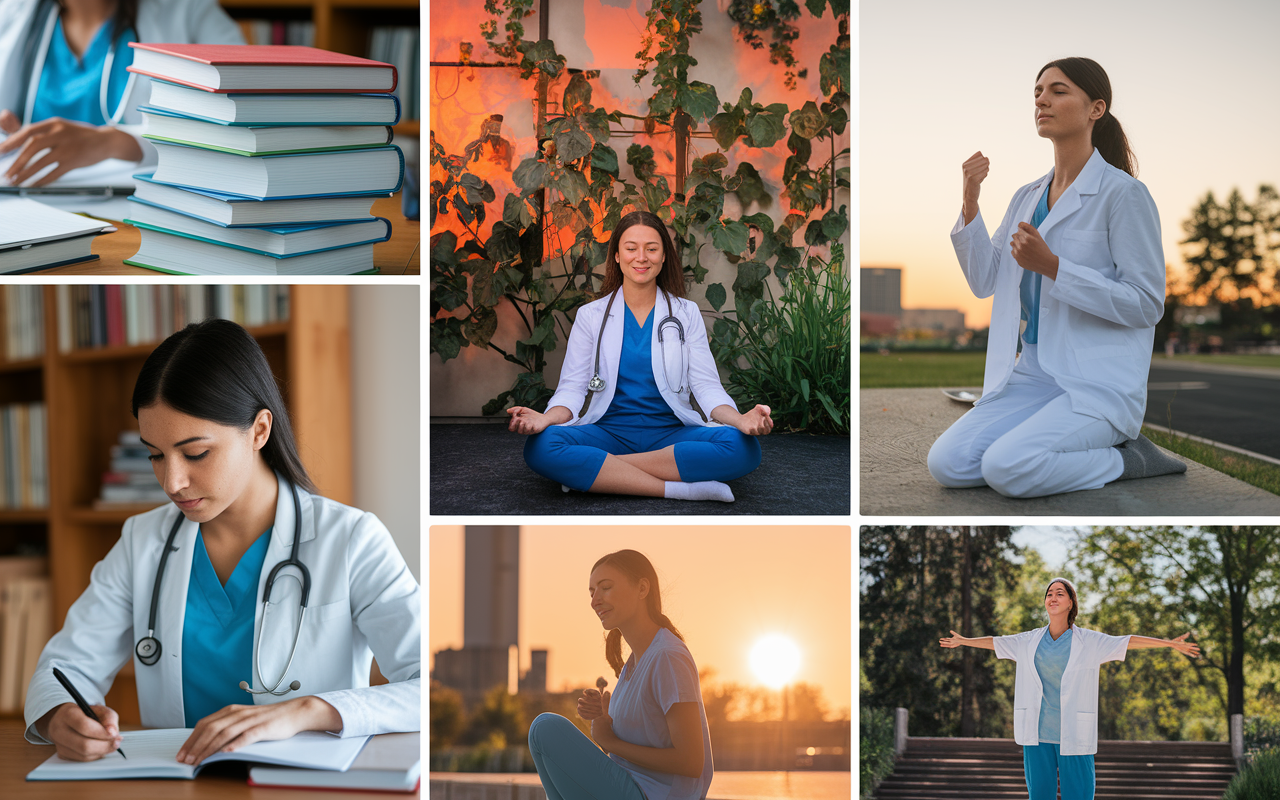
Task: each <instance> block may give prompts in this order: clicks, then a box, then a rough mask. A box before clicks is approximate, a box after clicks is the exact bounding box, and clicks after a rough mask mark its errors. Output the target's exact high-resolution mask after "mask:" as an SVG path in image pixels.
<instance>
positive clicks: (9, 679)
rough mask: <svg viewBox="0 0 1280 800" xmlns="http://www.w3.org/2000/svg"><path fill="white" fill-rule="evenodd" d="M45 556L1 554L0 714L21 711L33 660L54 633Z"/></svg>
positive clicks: (31, 673)
mask: <svg viewBox="0 0 1280 800" xmlns="http://www.w3.org/2000/svg"><path fill="white" fill-rule="evenodd" d="M47 574H48V560H47V559H46V558H44V557H42V556H0V714H20V713H22V706H23V703H24V701H25V699H26V694H27V684H28V683H29V682H30V681H31V676H32V675H34V674H35V667H36V662H37V661H38V660H39V658H40V652H41V651H42V650H43V649H44V646H45V643H46V642H48V641H49V637H50V636H52V635H53V630H52V627H53V602H52V599H51V594H50V585H49V578H48V577H46V576H47Z"/></svg>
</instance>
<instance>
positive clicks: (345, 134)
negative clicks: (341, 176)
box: [138, 106, 392, 156]
mask: <svg viewBox="0 0 1280 800" xmlns="http://www.w3.org/2000/svg"><path fill="white" fill-rule="evenodd" d="M138 110H139V111H141V112H142V119H143V123H144V125H145V126H146V127H145V130H146V133H144V134H143V137H144V138H146V139H151V140H153V141H157V140H158V141H162V142H173V143H174V144H187V145H191V146H192V147H203V148H206V149H209V150H222V151H225V152H228V153H235V154H236V155H241V156H263V155H275V154H279V153H299V152H306V151H316V150H347V149H352V148H356V147H383V146H385V145H388V144H391V138H392V134H391V128H389V127H387V126H386V125H376V126H375V125H342V126H338V125H313V126H298V125H263V126H247V125H227V124H224V123H215V122H205V121H204V120H200V119H192V118H190V117H185V116H183V115H181V114H177V113H174V112H172V111H165V110H164V109H160V108H153V107H151V106H141V107H140V108H139V109H138Z"/></svg>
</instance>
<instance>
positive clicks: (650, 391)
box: [599, 303, 684, 430]
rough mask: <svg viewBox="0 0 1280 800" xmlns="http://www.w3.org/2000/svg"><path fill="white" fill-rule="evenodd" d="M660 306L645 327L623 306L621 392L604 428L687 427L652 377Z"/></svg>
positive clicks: (605, 417)
mask: <svg viewBox="0 0 1280 800" xmlns="http://www.w3.org/2000/svg"><path fill="white" fill-rule="evenodd" d="M656 312H657V306H655V307H654V308H652V309H650V310H649V316H648V317H646V318H645V321H644V324H643V325H641V324H640V321H639V320H637V319H636V316H635V314H632V313H631V309H630V308H628V307H627V305H626V303H623V305H622V316H623V319H624V323H623V326H622V358H621V359H620V361H619V364H618V389H617V391H615V392H614V394H613V400H612V401H611V402H610V403H609V410H608V411H606V412H605V413H604V416H603V417H601V418H600V423H599V424H601V425H615V426H616V425H625V426H628V427H633V428H634V427H641V428H644V429H646V430H651V429H653V428H655V427H659V426H664V425H669V426H672V427H677V428H678V427H683V426H684V423H683V422H681V421H680V419H679V418H678V417H677V416H676V415H675V412H673V411H672V410H671V406H669V405H667V401H666V400H664V399H662V393H661V392H659V391H658V382H657V381H656V380H654V377H653V318H654V316H655V315H656Z"/></svg>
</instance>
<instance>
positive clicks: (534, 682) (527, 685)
mask: <svg viewBox="0 0 1280 800" xmlns="http://www.w3.org/2000/svg"><path fill="white" fill-rule="evenodd" d="M520 692H521V693H522V694H546V693H547V651H546V650H534V651H532V652H530V653H529V669H528V670H527V671H526V672H525V673H524V674H523V675H521V676H520Z"/></svg>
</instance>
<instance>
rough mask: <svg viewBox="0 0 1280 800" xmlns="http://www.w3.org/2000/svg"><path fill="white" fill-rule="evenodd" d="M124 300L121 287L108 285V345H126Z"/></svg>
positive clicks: (112, 284)
mask: <svg viewBox="0 0 1280 800" xmlns="http://www.w3.org/2000/svg"><path fill="white" fill-rule="evenodd" d="M124 343H125V333H124V298H123V297H121V296H120V286H118V285H116V284H114V283H109V284H107V344H109V345H115V344H124Z"/></svg>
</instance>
